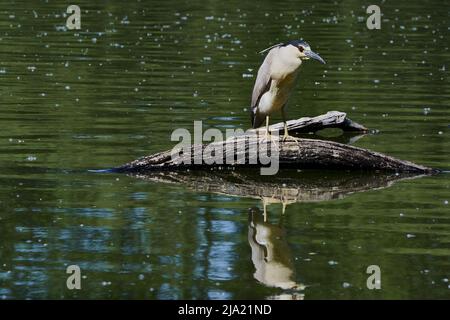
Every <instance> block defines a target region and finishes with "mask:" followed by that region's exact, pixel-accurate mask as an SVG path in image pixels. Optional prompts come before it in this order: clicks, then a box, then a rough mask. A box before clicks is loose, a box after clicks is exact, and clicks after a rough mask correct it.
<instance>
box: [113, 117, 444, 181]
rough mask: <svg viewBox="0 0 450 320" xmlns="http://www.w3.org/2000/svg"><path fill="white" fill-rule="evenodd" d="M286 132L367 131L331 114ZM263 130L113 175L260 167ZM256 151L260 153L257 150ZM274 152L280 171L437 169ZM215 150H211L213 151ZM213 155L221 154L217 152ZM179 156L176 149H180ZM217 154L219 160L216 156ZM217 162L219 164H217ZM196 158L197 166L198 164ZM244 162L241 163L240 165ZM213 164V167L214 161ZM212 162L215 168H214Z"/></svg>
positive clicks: (310, 150) (293, 149)
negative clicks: (306, 169) (292, 169)
mask: <svg viewBox="0 0 450 320" xmlns="http://www.w3.org/2000/svg"><path fill="white" fill-rule="evenodd" d="M288 126H289V130H290V132H294V133H295V132H296V133H300V132H316V131H318V130H321V129H325V128H341V129H342V130H343V131H360V132H365V131H367V129H366V128H365V127H363V126H361V125H359V124H357V123H355V122H353V121H351V120H350V119H348V118H347V117H346V114H345V113H343V112H338V111H332V112H328V113H327V114H324V115H321V116H318V117H314V118H301V119H298V120H291V121H288ZM282 128H283V124H282V123H278V124H274V125H272V126H271V127H270V131H272V132H278V131H280V130H282ZM263 131H264V130H263V129H258V130H248V131H247V132H246V133H245V134H244V135H240V136H236V137H232V138H229V139H227V140H225V141H220V142H213V143H211V144H208V145H192V146H188V147H187V148H186V149H184V150H183V151H184V152H183V153H180V154H179V155H176V156H175V157H173V156H172V152H173V150H169V151H165V152H160V153H157V154H154V155H150V156H147V157H144V158H141V159H138V160H135V161H132V162H130V163H127V164H125V165H123V166H121V167H118V168H115V169H113V171H115V172H146V171H160V170H170V171H175V170H182V169H209V168H212V167H219V166H220V167H224V166H227V167H260V166H262V164H261V163H262V161H260V160H261V158H260V153H258V152H252V150H258V151H261V150H262V149H266V151H267V149H269V151H270V148H267V145H268V143H263V144H261V143H260V142H261V136H258V134H261V133H262V132H263ZM257 148H258V149H257ZM274 148H276V150H278V154H279V155H278V159H279V166H280V167H291V168H297V169H299V168H322V169H324V168H325V169H348V170H372V171H373V170H381V171H396V172H416V173H433V172H435V171H436V170H433V169H431V168H427V167H424V166H420V165H416V164H414V163H411V162H409V161H403V160H399V159H395V158H392V157H389V156H386V155H383V154H381V153H377V152H373V151H370V150H366V149H362V148H357V147H353V146H349V145H345V144H341V143H337V142H332V141H325V140H316V139H300V140H299V141H294V140H287V141H284V142H283V141H281V140H280V141H278V142H276V144H274ZM212 150H214V151H212ZM217 150H222V151H221V152H218V151H217ZM178 151H180V150H178ZM218 155H219V156H218ZM218 157H220V162H221V163H222V164H220V163H219V164H217V161H215V160H214V159H216V160H217V158H218ZM198 159H200V162H198ZM242 159H244V160H245V161H244V162H242V161H239V160H242ZM214 161H215V162H214ZM213 162H214V163H213Z"/></svg>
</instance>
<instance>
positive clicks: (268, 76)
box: [251, 40, 325, 140]
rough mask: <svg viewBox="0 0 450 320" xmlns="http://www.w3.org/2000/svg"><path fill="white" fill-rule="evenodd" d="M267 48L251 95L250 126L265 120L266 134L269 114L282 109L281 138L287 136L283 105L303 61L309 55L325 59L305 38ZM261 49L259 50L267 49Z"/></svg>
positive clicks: (321, 60)
mask: <svg viewBox="0 0 450 320" xmlns="http://www.w3.org/2000/svg"><path fill="white" fill-rule="evenodd" d="M266 50H270V51H269V53H268V54H267V56H266V58H265V59H264V62H263V63H262V65H261V67H260V68H259V70H258V76H257V77H256V81H255V86H254V88H253V94H252V109H251V119H252V126H253V128H258V127H259V126H261V124H262V123H263V122H264V120H265V121H266V135H268V134H269V115H270V114H271V113H273V112H275V111H281V114H282V116H283V121H284V137H283V140H285V139H287V138H288V137H289V134H288V130H287V123H286V104H287V101H288V99H289V95H290V94H291V91H292V88H293V87H294V85H295V82H296V80H297V74H298V70H299V68H300V66H301V64H302V61H304V60H308V59H310V58H312V59H315V60H318V61H320V62H322V63H325V61H324V60H323V59H322V58H321V57H320V56H319V55H318V54H317V53H315V52H313V51H312V50H311V47H310V46H309V44H308V43H306V41H302V40H294V41H291V42H288V43H281V44H277V45H275V46H273V47H270V48H268V49H266ZM266 50H263V51H262V52H264V51H266Z"/></svg>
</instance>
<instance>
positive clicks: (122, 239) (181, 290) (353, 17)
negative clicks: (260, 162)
mask: <svg viewBox="0 0 450 320" xmlns="http://www.w3.org/2000/svg"><path fill="white" fill-rule="evenodd" d="M76 3H77V4H78V5H79V6H80V7H81V9H82V22H81V23H82V25H81V30H79V31H73V30H66V29H65V28H64V26H65V18H64V17H63V13H64V12H65V10H66V8H67V5H68V4H67V3H65V2H63V1H59V2H54V1H49V2H48V3H47V2H45V1H2V2H1V3H0V102H1V106H0V128H1V130H0V167H1V172H0V299H2V298H4V299H25V298H30V299H43V298H52V299H61V298H89V299H93V298H120V299H123V298H131V299H178V298H184V299H194V298H195V299H200V298H208V299H217V298H220V299H248V298H261V299H262V298H264V299H265V298H296V299H300V298H304V299H314V298H319V299H329V298H330V299H331V298H335V299H343V298H355V299H356V298H360V299H369V298H370V299H371V298H374V299H380V298H383V299H393V298H401V299H404V298H450V282H449V281H450V280H449V278H450V210H449V205H448V201H449V200H450V196H449V194H450V193H449V175H448V174H440V175H437V176H433V177H423V178H417V179H399V180H398V181H396V182H395V183H388V182H386V181H384V180H383V179H381V180H383V181H380V178H379V177H378V176H377V175H372V176H364V175H356V176H355V175H352V174H349V173H345V172H338V173H326V172H317V171H312V172H282V173H280V175H279V176H278V177H277V178H273V177H272V178H266V179H260V178H258V177H253V176H252V177H253V178H251V179H250V178H249V177H248V176H247V177H246V178H244V179H243V181H248V182H249V183H250V186H255V187H250V188H248V189H246V191H245V192H241V193H240V194H236V190H234V189H233V188H232V186H233V183H234V182H235V181H236V180H232V179H231V180H230V181H231V182H230V181H228V183H231V187H230V185H228V184H227V183H223V184H221V180H220V177H215V176H213V175H212V176H209V178H212V179H211V180H212V182H214V181H215V182H219V187H220V186H222V187H223V188H225V187H227V186H228V189H226V188H225V189H220V188H219V187H217V186H216V187H217V188H216V189H214V188H208V185H202V184H201V183H198V181H197V182H196V181H195V180H194V181H191V182H188V183H166V182H164V181H160V182H157V181H155V179H152V178H155V177H152V176H150V177H132V176H126V175H120V174H94V173H90V172H88V169H97V168H109V167H114V166H118V165H120V164H123V163H125V162H128V161H130V160H133V159H135V158H138V157H141V156H144V155H147V154H150V153H153V152H158V151H161V150H165V149H168V148H170V147H171V146H172V145H173V144H174V142H171V141H170V135H171V133H172V131H173V130H175V129H176V128H188V129H190V128H192V126H193V121H194V120H202V121H203V125H204V128H205V129H206V128H209V127H214V128H219V129H220V130H223V131H224V130H225V129H227V128H243V129H246V128H248V127H249V126H250V119H249V114H248V113H249V112H248V108H249V101H250V95H251V90H252V88H253V83H254V81H255V76H256V71H257V68H258V66H259V64H260V63H261V61H262V58H263V57H262V56H261V55H258V54H257V52H258V51H260V50H262V49H264V48H266V47H268V46H270V45H271V44H274V43H278V42H280V41H285V40H290V39H297V38H304V39H305V40H307V41H308V42H309V43H310V45H311V47H312V49H313V50H315V51H317V52H319V53H320V55H321V56H322V57H323V58H324V59H325V60H326V61H327V64H326V65H321V64H319V63H315V62H313V61H310V62H308V63H305V65H304V66H302V70H301V71H300V72H301V73H300V77H301V78H300V81H299V83H298V85H297V87H296V90H295V91H296V92H295V93H294V95H293V96H292V98H291V100H290V104H289V110H288V114H289V117H290V118H299V117H301V116H314V115H318V114H321V113H324V112H326V111H328V110H339V111H344V112H347V114H348V115H349V117H350V118H351V119H353V120H355V121H357V122H359V123H361V124H364V125H365V126H367V127H369V128H371V129H373V130H374V131H373V132H376V133H375V134H369V135H366V136H364V137H362V138H361V139H359V140H357V141H356V142H355V143H354V145H356V146H359V147H364V148H369V149H372V150H375V151H379V152H383V153H387V154H390V155H392V156H396V157H399V158H401V159H405V160H410V161H413V162H416V163H419V164H423V165H427V166H431V167H436V168H440V169H444V170H450V161H449V152H448V150H449V148H450V143H449V139H448V137H449V118H450V111H449V105H450V86H449V79H448V75H447V72H448V71H447V70H448V69H449V65H448V63H449V61H450V53H449V39H448V33H449V28H450V25H449V14H450V5H449V4H448V3H445V2H443V1H437V0H436V1H426V2H425V1H403V0H402V1H395V2H392V1H388V2H383V3H381V5H380V6H381V11H382V13H383V18H382V24H381V27H382V28H381V30H368V29H367V28H366V21H365V19H366V17H367V16H368V15H367V14H366V13H365V8H366V6H367V5H369V4H372V3H369V2H366V1H363V2H360V1H334V2H327V3H325V2H324V1H321V2H317V1H309V0H308V1H258V2H244V1H236V0H231V1H198V0H190V1H161V2H156V1H154V2H151V1H139V2H138V1H127V2H126V4H125V3H124V2H122V1H102V2H97V3H93V1H86V0H80V1H77V2H76ZM278 120H280V118H279V117H278V116H277V117H275V118H274V121H278ZM166 178H167V177H166ZM222 178H223V177H222ZM228 178H229V177H225V178H224V179H228ZM391 178H392V179H393V177H389V179H391ZM394 178H395V177H394ZM398 178H402V177H398ZM234 179H237V178H234ZM389 179H388V180H389ZM233 181H234V182H233ZM239 181H241V182H242V180H239ZM298 184H300V186H299V185H298ZM256 185H258V186H260V188H259V189H258V188H257V187H256ZM292 185H294V187H293V188H294V189H295V188H297V189H298V190H301V191H302V192H304V193H305V195H304V197H303V198H302V199H297V200H298V201H297V200H295V201H290V202H289V203H288V205H287V206H286V210H285V213H284V215H282V205H281V203H280V202H279V201H278V202H277V203H273V204H271V205H269V206H268V207H267V211H268V212H267V215H268V221H266V222H264V221H263V219H262V211H263V202H262V201H261V199H259V198H257V197H255V196H254V191H255V190H260V191H261V190H262V191H264V190H265V191H267V193H270V192H272V191H273V192H278V191H280V190H282V189H289V188H290V187H292ZM297 189H296V190H297ZM230 190H231V191H230ZM264 199H265V201H266V202H267V201H268V200H267V199H268V198H267V197H265V198H264ZM275 202H276V201H275ZM255 230H256V231H255ZM255 232H256V233H258V234H259V235H260V238H258V239H259V241H262V242H264V245H261V244H259V245H258V244H257V243H255V240H254V239H255V235H254V233H255ZM264 246H265V248H264ZM264 250H266V251H265V252H266V254H267V253H268V254H269V255H270V258H267V257H266V259H264ZM261 252H263V253H262V256H261ZM73 264H75V265H79V266H80V268H81V272H82V276H83V278H82V289H81V290H73V291H71V290H68V289H67V287H66V279H67V276H68V275H67V274H66V267H67V266H68V265H73ZM369 265H378V266H379V267H380V269H381V287H382V288H381V290H369V289H367V287H366V279H367V277H368V276H369V275H368V274H366V268H367V267H368V266H369ZM286 281H289V282H292V283H295V284H296V288H295V289H294V290H287V289H286V288H284V285H283V283H285V282H286Z"/></svg>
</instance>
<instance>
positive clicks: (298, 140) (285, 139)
mask: <svg viewBox="0 0 450 320" xmlns="http://www.w3.org/2000/svg"><path fill="white" fill-rule="evenodd" d="M281 140H282V141H283V142H285V141H288V140H291V141H295V142H300V138H297V137H294V136H291V135H290V134H288V133H285V134H284V136H283V138H282V139H281Z"/></svg>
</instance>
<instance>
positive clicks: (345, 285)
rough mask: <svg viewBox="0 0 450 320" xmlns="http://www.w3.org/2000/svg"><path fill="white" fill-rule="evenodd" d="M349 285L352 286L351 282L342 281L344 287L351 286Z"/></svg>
mask: <svg viewBox="0 0 450 320" xmlns="http://www.w3.org/2000/svg"><path fill="white" fill-rule="evenodd" d="M349 287H351V284H350V283H348V282H343V283H342V288H349Z"/></svg>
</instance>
